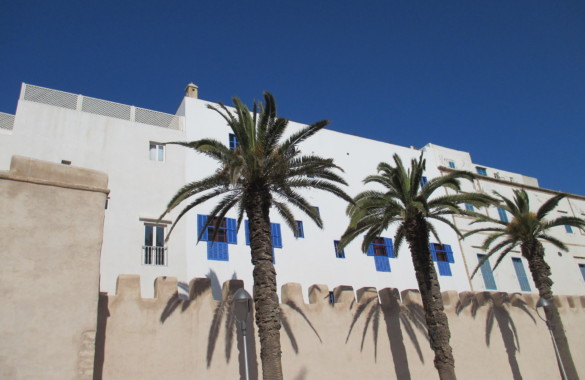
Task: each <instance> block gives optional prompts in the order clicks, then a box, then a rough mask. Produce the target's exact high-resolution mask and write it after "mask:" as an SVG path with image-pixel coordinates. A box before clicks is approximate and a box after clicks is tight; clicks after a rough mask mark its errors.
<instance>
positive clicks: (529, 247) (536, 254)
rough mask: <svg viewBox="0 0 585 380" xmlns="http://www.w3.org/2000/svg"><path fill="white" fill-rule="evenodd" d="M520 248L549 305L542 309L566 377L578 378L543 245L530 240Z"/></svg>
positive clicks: (572, 379) (536, 283) (540, 293)
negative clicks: (552, 287) (555, 301)
mask: <svg viewBox="0 0 585 380" xmlns="http://www.w3.org/2000/svg"><path fill="white" fill-rule="evenodd" d="M521 248H522V255H523V256H524V257H526V258H527V260H528V266H529V268H530V272H531V273H532V279H533V280H534V284H535V285H536V287H537V288H538V293H539V295H540V297H542V298H544V299H545V300H547V301H548V303H549V306H547V307H544V308H543V309H544V313H545V315H546V320H547V323H548V325H549V326H550V329H551V330H552V335H553V337H554V339H555V341H556V343H557V347H558V349H559V355H560V357H561V360H562V364H563V366H564V368H565V372H566V373H567V378H568V379H570V380H578V379H579V375H578V374H577V369H576V368H575V363H574V362H573V356H572V355H571V350H570V348H569V342H568V340H567V336H566V335H565V328H564V327H563V321H562V320H561V316H560V314H559V311H558V309H557V306H556V305H555V303H554V300H553V292H552V289H551V286H552V284H553V281H552V280H551V279H550V275H551V271H550V267H549V266H548V264H547V263H546V261H545V260H544V247H543V246H542V244H541V243H540V242H539V241H538V240H532V241H528V242H525V243H523V244H522V246H521Z"/></svg>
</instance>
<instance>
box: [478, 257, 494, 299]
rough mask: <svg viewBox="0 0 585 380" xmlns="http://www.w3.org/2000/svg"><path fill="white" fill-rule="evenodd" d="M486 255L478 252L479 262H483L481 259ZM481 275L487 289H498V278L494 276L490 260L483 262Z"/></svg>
mask: <svg viewBox="0 0 585 380" xmlns="http://www.w3.org/2000/svg"><path fill="white" fill-rule="evenodd" d="M484 257H485V255H482V254H480V253H478V254H477V260H478V262H481V260H482V259H483V258H484ZM480 269H481V276H482V277H483V283H484V285H485V288H486V289H487V290H496V289H497V287H496V280H495V278H494V273H493V272H492V267H491V266H490V262H489V260H486V261H485V262H484V263H483V264H481V267H480Z"/></svg>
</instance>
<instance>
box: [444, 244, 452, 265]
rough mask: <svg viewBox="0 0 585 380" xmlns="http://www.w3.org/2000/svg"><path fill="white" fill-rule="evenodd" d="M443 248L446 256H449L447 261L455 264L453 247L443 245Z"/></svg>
mask: <svg viewBox="0 0 585 380" xmlns="http://www.w3.org/2000/svg"><path fill="white" fill-rule="evenodd" d="M443 247H444V248H445V254H446V255H447V261H448V262H450V263H454V262H455V258H454V257H453V250H452V249H451V246H450V245H449V244H443Z"/></svg>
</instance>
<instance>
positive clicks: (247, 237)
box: [244, 219, 250, 245]
mask: <svg viewBox="0 0 585 380" xmlns="http://www.w3.org/2000/svg"><path fill="white" fill-rule="evenodd" d="M244 230H246V245H250V223H249V222H248V219H246V220H245V221H244Z"/></svg>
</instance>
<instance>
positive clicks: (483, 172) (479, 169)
mask: <svg viewBox="0 0 585 380" xmlns="http://www.w3.org/2000/svg"><path fill="white" fill-rule="evenodd" d="M475 171H476V172H477V174H479V175H484V176H487V170H486V168H482V167H481V166H476V167H475Z"/></svg>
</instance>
